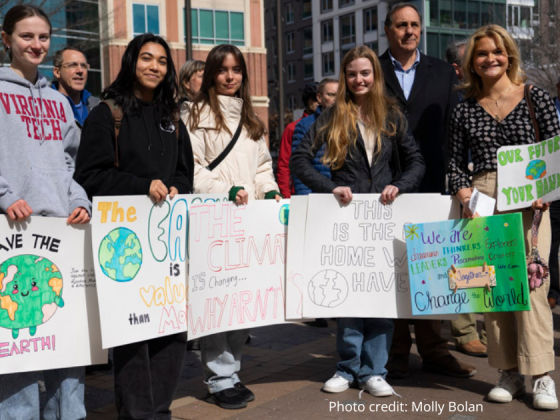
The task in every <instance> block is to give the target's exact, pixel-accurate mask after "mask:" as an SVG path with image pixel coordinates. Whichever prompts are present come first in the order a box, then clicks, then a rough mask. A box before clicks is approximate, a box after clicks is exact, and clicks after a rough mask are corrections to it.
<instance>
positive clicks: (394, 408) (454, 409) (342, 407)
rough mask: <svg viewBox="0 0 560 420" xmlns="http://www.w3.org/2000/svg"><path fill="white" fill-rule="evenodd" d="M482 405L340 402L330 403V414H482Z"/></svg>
mask: <svg viewBox="0 0 560 420" xmlns="http://www.w3.org/2000/svg"><path fill="white" fill-rule="evenodd" d="M483 411H484V409H483V406H482V404H473V403H469V402H467V401H464V402H456V401H446V402H444V403H439V402H437V401H430V402H422V401H420V402H415V401H413V402H410V403H404V402H400V401H393V402H391V403H385V404H380V403H366V402H361V401H360V402H339V401H329V412H337V413H367V412H369V413H409V412H411V413H432V414H437V415H438V416H440V415H442V414H443V413H482V412H483Z"/></svg>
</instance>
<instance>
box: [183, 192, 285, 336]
mask: <svg viewBox="0 0 560 420" xmlns="http://www.w3.org/2000/svg"><path fill="white" fill-rule="evenodd" d="M189 215H190V233H189V256H190V267H189V304H188V320H189V322H188V323H189V326H188V328H189V339H193V338H197V337H203V336H205V335H210V334H215V333H218V332H223V331H231V330H236V329H242V328H251V327H258V326H264V325H271V324H278V323H282V322H284V320H285V316H284V269H285V261H286V236H287V225H288V215H289V201H287V200H283V201H281V202H280V203H277V202H276V201H275V200H263V201H252V202H249V204H248V205H246V206H237V205H235V204H233V203H231V202H229V203H202V204H201V203H198V204H193V205H190V206H189Z"/></svg>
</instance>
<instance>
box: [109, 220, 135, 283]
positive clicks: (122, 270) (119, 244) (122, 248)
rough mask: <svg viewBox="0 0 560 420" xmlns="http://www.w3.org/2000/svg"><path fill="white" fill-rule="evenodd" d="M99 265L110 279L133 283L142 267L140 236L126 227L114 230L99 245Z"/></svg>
mask: <svg viewBox="0 0 560 420" xmlns="http://www.w3.org/2000/svg"><path fill="white" fill-rule="evenodd" d="M99 265H100V266H101V270H102V271H103V273H104V274H105V275H106V276H107V277H109V278H110V279H113V280H115V281H118V282H127V281H131V280H132V279H133V278H134V277H136V275H137V274H138V271H140V267H141V266H142V245H141V244H140V240H139V239H138V236H136V234H135V233H134V232H133V231H131V230H130V229H127V228H124V227H120V228H116V229H113V230H112V231H111V232H109V233H108V234H107V236H105V237H104V238H103V240H102V241H101V245H99Z"/></svg>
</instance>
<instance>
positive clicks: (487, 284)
mask: <svg viewBox="0 0 560 420" xmlns="http://www.w3.org/2000/svg"><path fill="white" fill-rule="evenodd" d="M405 230H406V249H407V255H408V269H409V275H410V294H411V300H412V312H413V314H415V315H428V314H451V313H472V312H507V311H523V310H529V309H530V304H529V290H528V281H527V266H526V262H525V242H524V237H523V230H522V218H521V214H520V213H513V214H505V215H499V216H490V217H479V218H475V219H471V220H469V219H461V220H450V221H444V222H437V223H424V224H408V225H406V226H405Z"/></svg>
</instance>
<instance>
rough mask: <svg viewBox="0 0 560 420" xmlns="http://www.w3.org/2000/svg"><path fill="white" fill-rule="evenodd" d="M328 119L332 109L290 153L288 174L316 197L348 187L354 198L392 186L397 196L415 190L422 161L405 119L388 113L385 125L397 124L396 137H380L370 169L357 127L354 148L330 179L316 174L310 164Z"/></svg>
mask: <svg viewBox="0 0 560 420" xmlns="http://www.w3.org/2000/svg"><path fill="white" fill-rule="evenodd" d="M331 115H332V108H331V109H328V110H327V111H325V112H323V113H322V114H321V116H320V117H319V119H318V120H317V122H316V123H315V124H314V125H313V127H311V130H309V132H308V133H307V135H306V136H305V138H304V139H303V141H302V142H301V143H300V144H299V147H298V148H297V149H296V150H295V151H294V152H293V153H292V158H291V159H290V171H291V172H292V173H293V174H294V175H295V176H296V177H297V178H299V179H300V180H301V181H302V182H303V183H304V184H305V185H307V186H308V187H309V188H311V190H313V191H314V192H317V193H330V192H332V190H333V189H335V188H336V187H338V186H347V187H350V188H351V190H352V192H353V193H354V194H380V193H381V192H382V191H383V189H384V188H385V187H386V186H387V185H394V186H395V187H397V188H398V189H399V192H400V193H410V192H414V191H416V190H417V188H418V186H419V185H420V182H421V181H422V177H423V176H424V171H425V169H426V167H425V165H424V159H423V158H422V155H421V153H420V150H419V149H418V146H417V144H416V141H415V140H414V138H413V137H412V135H411V134H410V132H409V131H408V123H407V122H406V119H405V118H402V117H401V118H399V115H398V114H397V113H396V112H395V111H392V112H391V113H389V115H388V121H391V122H393V123H395V124H397V133H396V135H395V136H393V137H386V136H383V137H382V141H383V143H382V146H381V155H374V157H373V163H372V164H371V165H370V164H369V161H368V158H367V153H366V148H365V144H364V140H363V138H362V136H361V134H360V130H359V129H358V127H356V130H357V131H358V139H357V141H356V144H355V146H354V147H351V148H350V150H349V152H348V154H347V155H346V160H345V162H344V165H343V166H342V167H341V168H340V169H338V170H334V171H332V179H329V178H327V177H325V176H324V175H321V174H320V173H319V172H317V171H316V170H315V168H314V167H313V164H312V160H313V158H314V157H315V155H316V153H317V150H319V149H320V148H321V146H322V144H323V143H324V141H325V138H324V137H325V136H321V137H319V138H317V139H316V137H317V133H318V132H319V130H320V129H321V127H323V126H324V125H325V124H326V123H327V121H328V119H329V118H330V117H331ZM315 140H316V141H315ZM395 145H396V146H397V147H398V149H397V150H398V162H397V154H396V153H395V150H394V149H393V148H394V147H395Z"/></svg>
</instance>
